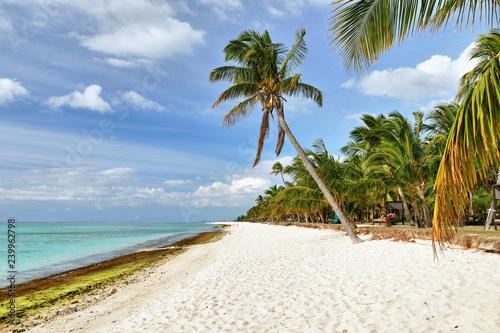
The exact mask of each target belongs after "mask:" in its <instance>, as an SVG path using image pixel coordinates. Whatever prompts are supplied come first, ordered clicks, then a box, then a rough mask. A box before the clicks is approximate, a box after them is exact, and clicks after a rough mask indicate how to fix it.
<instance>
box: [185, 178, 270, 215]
mask: <svg viewBox="0 0 500 333" xmlns="http://www.w3.org/2000/svg"><path fill="white" fill-rule="evenodd" d="M270 185H271V181H270V180H269V179H265V178H252V177H245V178H241V179H234V180H232V181H231V182H230V183H223V182H214V183H212V184H210V185H208V186H200V187H199V188H198V189H197V190H196V191H195V192H193V193H189V194H187V196H186V199H187V202H186V203H187V205H189V206H194V207H199V208H202V207H239V206H246V205H248V204H249V203H250V202H252V201H253V200H255V198H256V196H257V195H259V194H261V193H263V192H264V190H266V189H267V188H268V187H269V186H270Z"/></svg>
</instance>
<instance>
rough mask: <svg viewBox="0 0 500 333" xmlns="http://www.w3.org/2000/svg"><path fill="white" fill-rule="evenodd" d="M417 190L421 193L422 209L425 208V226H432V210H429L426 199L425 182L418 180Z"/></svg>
mask: <svg viewBox="0 0 500 333" xmlns="http://www.w3.org/2000/svg"><path fill="white" fill-rule="evenodd" d="M417 191H418V194H419V195H420V199H421V200H422V209H423V210H424V218H425V227H426V228H431V227H432V217H431V211H430V210H429V206H428V205H427V200H425V193H424V183H423V182H420V181H419V182H417Z"/></svg>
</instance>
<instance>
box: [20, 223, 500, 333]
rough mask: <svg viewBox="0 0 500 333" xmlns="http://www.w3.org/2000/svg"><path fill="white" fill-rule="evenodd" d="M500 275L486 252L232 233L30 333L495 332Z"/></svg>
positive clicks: (269, 229) (279, 230)
mask: <svg viewBox="0 0 500 333" xmlns="http://www.w3.org/2000/svg"><path fill="white" fill-rule="evenodd" d="M362 238H364V239H367V238H368V237H367V236H365V235H363V236H362ZM499 274H500V257H498V255H496V254H491V253H485V252H483V251H464V250H447V251H446V252H445V255H444V256H442V257H440V259H439V261H435V260H434V258H433V255H432V250H431V249H430V248H429V247H426V246H422V245H420V244H415V243H409V242H394V241H389V240H372V241H366V242H364V243H361V244H356V245H353V244H352V243H351V242H350V240H349V238H348V237H346V236H345V234H344V232H338V231H334V230H328V229H323V230H318V229H310V228H300V227H293V226H290V227H286V228H284V227H283V226H277V225H265V224H252V223H233V224H232V225H231V227H230V229H229V231H228V232H226V233H225V237H222V238H221V239H220V240H219V241H217V242H213V243H207V244H202V245H198V246H192V247H189V249H188V250H187V251H184V252H183V253H181V254H179V255H177V256H175V257H173V259H172V260H169V261H162V262H160V263H158V265H153V266H149V267H148V268H147V269H145V270H144V271H141V272H139V274H137V275H134V276H133V277H131V278H128V279H125V280H120V282H119V283H117V284H115V285H113V286H110V288H106V290H102V291H100V292H99V293H95V294H90V295H88V297H86V298H81V299H79V300H78V301H77V302H76V303H73V304H72V303H71V302H70V303H69V304H67V305H65V307H60V309H62V310H61V313H60V314H59V315H55V316H52V317H50V318H46V319H44V320H42V322H41V324H40V325H37V326H34V327H28V328H27V331H28V332H33V333H44V332H51V333H52V332H54V333H57V332H61V333H62V332H64V333H66V332H75V333H76V332H92V333H94V332H106V333H109V332H111V333H112V332H120V333H121V332H138V331H149V332H220V331H233V332H234V331H238V332H264V331H265V332H278V331H286V332H301V333H302V332H319V331H325V332H343V331H348V332H365V331H380V332H401V331H405V332H406V331H411V332H429V331H431V332H434V331H446V332H497V331H498V330H499V329H500V314H499V313H498V312H497V311H496V308H495V305H496V304H499V303H500V294H499V293H496V292H494V291H495V290H498V288H500V280H498V279H496V277H497V276H498V275H499ZM94 298H97V300H94ZM86 302H90V303H89V305H88V306H86V305H85V303H86ZM73 309H75V310H73ZM62 314H64V315H62Z"/></svg>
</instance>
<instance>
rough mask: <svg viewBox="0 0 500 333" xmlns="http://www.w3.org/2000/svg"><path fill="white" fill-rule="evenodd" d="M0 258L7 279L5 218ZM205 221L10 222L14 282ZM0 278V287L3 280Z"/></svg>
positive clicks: (190, 230) (192, 230)
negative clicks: (13, 226)
mask: <svg viewBox="0 0 500 333" xmlns="http://www.w3.org/2000/svg"><path fill="white" fill-rule="evenodd" d="M0 228H2V229H3V230H0V235H3V236H1V237H2V241H1V242H0V247H1V248H0V258H2V259H1V261H2V263H1V265H0V267H2V272H3V273H4V275H5V277H6V278H7V271H10V270H11V269H9V268H8V266H7V259H8V258H7V255H8V253H7V251H8V248H7V246H8V242H7V223H2V224H0ZM214 228H217V226H216V225H213V224H207V223H144V222H37V223H32V222H16V223H15V229H14V230H15V233H16V238H15V251H16V253H15V255H16V258H15V259H16V264H15V271H17V273H16V282H17V283H22V282H26V281H29V280H33V279H37V278H41V277H44V276H48V275H52V274H56V273H61V272H64V271H68V270H71V269H75V268H78V267H83V266H86V265H89V264H93V263H96V262H100V261H104V260H108V259H111V258H116V257H118V256H121V255H126V254H130V253H133V252H137V251H139V250H141V249H151V248H157V247H160V246H165V245H168V244H172V243H174V242H176V241H178V240H180V239H182V238H186V237H189V236H192V235H195V234H197V233H200V232H206V231H212V230H214ZM6 278H4V279H0V288H4V287H6V286H7V285H8V281H7V279H6Z"/></svg>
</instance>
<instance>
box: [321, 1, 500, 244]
mask: <svg viewBox="0 0 500 333" xmlns="http://www.w3.org/2000/svg"><path fill="white" fill-rule="evenodd" d="M333 6H334V10H333V11H332V13H331V16H330V29H329V32H330V33H331V43H332V44H333V45H334V47H335V48H337V49H338V50H339V54H340V55H341V57H342V58H343V59H344V67H345V68H346V70H348V71H350V70H354V71H357V72H363V71H366V70H367V69H368V68H369V67H370V66H371V65H372V64H373V63H374V62H375V61H376V60H377V59H378V58H379V57H380V55H381V54H383V53H384V52H387V51H388V50H389V49H390V48H391V47H392V46H393V44H394V43H395V42H396V41H397V42H398V43H401V42H403V41H404V40H405V39H406V38H408V37H409V36H413V35H416V34H419V33H422V32H424V31H431V32H436V31H442V30H443V29H445V28H446V27H449V26H451V25H454V26H455V27H456V28H458V29H461V28H462V27H465V28H469V27H473V26H474V25H475V24H477V23H479V24H480V25H486V26H488V27H490V28H491V29H493V30H492V31H491V32H490V33H488V34H485V35H482V36H480V37H479V39H478V41H477V46H476V48H475V50H474V53H473V56H472V57H473V58H475V59H478V60H479V63H478V65H477V66H476V67H475V68H474V69H473V70H472V71H471V72H469V73H467V74H466V75H465V76H464V77H463V79H462V82H461V87H460V90H459V92H458V94H457V97H456V102H457V103H458V104H459V106H458V111H457V115H456V117H455V120H454V122H453V124H452V125H451V127H450V129H449V133H448V135H447V138H446V144H445V147H444V151H443V154H442V156H441V158H440V164H439V169H438V171H437V174H436V180H435V183H434V189H435V193H436V195H435V196H436V198H435V205H434V217H433V236H434V238H433V239H435V240H437V241H438V242H439V243H440V244H442V243H444V242H446V241H449V240H450V238H451V237H452V234H453V227H452V226H453V223H454V222H455V221H456V220H457V219H458V218H459V217H460V216H461V215H463V214H464V212H465V211H466V210H467V205H468V202H469V200H468V198H469V194H470V193H471V192H473V191H474V190H475V189H476V188H477V187H478V186H480V185H484V184H485V183H487V182H488V180H489V179H490V176H491V173H492V169H493V170H495V171H496V170H497V169H498V168H499V167H500V149H499V145H500V136H499V133H500V98H499V97H500V63H499V60H500V48H499V46H500V39H499V32H498V31H497V30H495V28H497V27H498V23H499V18H500V16H499V13H500V1H498V0H489V1H465V0H420V1H416V0H412V1H407V0H356V1H354V0H348V1H344V0H338V1H335V2H334V3H333ZM476 21H479V22H476ZM438 140H439V139H438ZM493 173H494V171H493ZM498 178H499V181H500V170H499V176H498ZM492 207H493V203H492ZM491 218H492V214H490V216H489V221H491Z"/></svg>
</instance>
